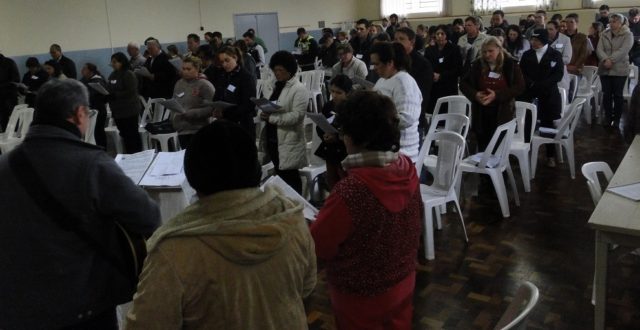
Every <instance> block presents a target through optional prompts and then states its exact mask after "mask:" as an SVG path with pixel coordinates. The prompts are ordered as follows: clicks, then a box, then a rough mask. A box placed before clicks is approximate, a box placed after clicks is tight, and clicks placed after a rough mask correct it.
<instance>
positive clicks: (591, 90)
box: [575, 66, 599, 125]
mask: <svg viewBox="0 0 640 330" xmlns="http://www.w3.org/2000/svg"><path fill="white" fill-rule="evenodd" d="M597 79H598V67H595V66H584V67H583V68H582V79H581V80H580V85H579V88H578V91H577V93H576V94H575V97H576V98H583V99H585V100H586V103H585V104H584V109H583V111H584V115H585V119H586V120H587V124H589V125H591V117H592V114H591V100H592V99H593V101H594V102H593V103H594V108H595V113H596V114H597V113H598V108H599V107H598V93H599V91H597V86H596V80H597Z"/></svg>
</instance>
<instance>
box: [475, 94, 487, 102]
mask: <svg viewBox="0 0 640 330" xmlns="http://www.w3.org/2000/svg"><path fill="white" fill-rule="evenodd" d="M485 95H487V93H486V92H477V93H476V101H478V102H479V103H480V104H483V103H482V102H483V101H482V100H484V97H485Z"/></svg>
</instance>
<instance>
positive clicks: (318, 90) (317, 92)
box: [298, 70, 324, 113]
mask: <svg viewBox="0 0 640 330" xmlns="http://www.w3.org/2000/svg"><path fill="white" fill-rule="evenodd" d="M298 79H299V80H300V82H301V83H302V84H303V85H304V86H305V87H307V90H308V91H309V93H310V96H309V97H310V98H311V112H314V113H318V112H320V108H319V107H321V106H322V102H320V103H319V102H318V97H320V99H321V101H322V84H323V83H324V71H322V70H311V71H303V72H300V73H298Z"/></svg>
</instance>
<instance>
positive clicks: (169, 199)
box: [144, 180, 195, 224]
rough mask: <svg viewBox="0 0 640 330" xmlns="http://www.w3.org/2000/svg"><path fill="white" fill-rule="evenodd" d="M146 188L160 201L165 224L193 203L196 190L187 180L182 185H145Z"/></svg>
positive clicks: (161, 216) (152, 196)
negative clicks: (168, 186) (171, 186)
mask: <svg viewBox="0 0 640 330" xmlns="http://www.w3.org/2000/svg"><path fill="white" fill-rule="evenodd" d="M144 190H145V191H146V192H147V194H149V197H151V198H152V199H153V200H155V201H156V203H158V207H159V208H160V218H161V219H162V223H163V224H164V223H166V222H167V221H168V220H169V219H171V218H173V217H175V216H176V215H178V213H180V212H182V210H184V209H185V208H186V207H187V206H189V205H191V204H192V203H193V201H194V195H195V191H194V190H193V188H191V186H189V184H188V183H186V180H185V183H184V184H183V185H182V187H176V188H164V187H162V188H161V187H144Z"/></svg>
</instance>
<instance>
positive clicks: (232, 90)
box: [227, 85, 236, 93]
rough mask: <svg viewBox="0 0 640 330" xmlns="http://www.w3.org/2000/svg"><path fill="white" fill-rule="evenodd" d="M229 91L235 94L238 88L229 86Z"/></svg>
mask: <svg viewBox="0 0 640 330" xmlns="http://www.w3.org/2000/svg"><path fill="white" fill-rule="evenodd" d="M227 90H228V91H229V92H231V93H233V92H235V90H236V86H233V85H229V86H227Z"/></svg>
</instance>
